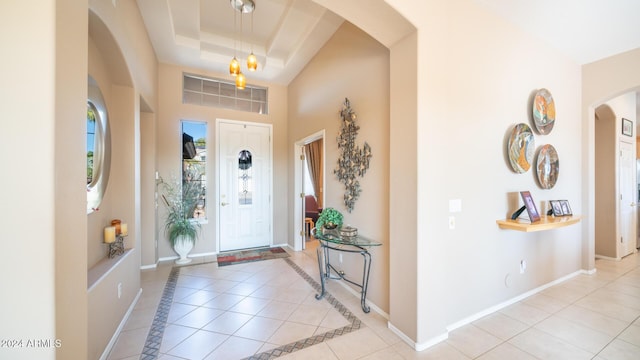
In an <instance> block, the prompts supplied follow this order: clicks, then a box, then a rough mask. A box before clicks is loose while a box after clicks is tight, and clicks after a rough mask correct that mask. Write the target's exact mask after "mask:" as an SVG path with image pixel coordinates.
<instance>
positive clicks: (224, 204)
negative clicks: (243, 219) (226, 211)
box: [220, 201, 229, 206]
mask: <svg viewBox="0 0 640 360" xmlns="http://www.w3.org/2000/svg"><path fill="white" fill-rule="evenodd" d="M220 205H222V206H227V205H229V203H228V202H224V201H223V202H221V203H220Z"/></svg>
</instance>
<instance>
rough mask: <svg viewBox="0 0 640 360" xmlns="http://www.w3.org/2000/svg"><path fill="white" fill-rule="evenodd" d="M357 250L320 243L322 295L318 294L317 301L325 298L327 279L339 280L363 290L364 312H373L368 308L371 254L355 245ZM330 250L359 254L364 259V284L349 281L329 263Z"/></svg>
mask: <svg viewBox="0 0 640 360" xmlns="http://www.w3.org/2000/svg"><path fill="white" fill-rule="evenodd" d="M353 246H354V247H355V248H357V249H358V250H355V249H353V250H352V249H345V248H337V247H332V246H328V245H326V244H325V243H324V242H322V241H321V242H320V246H319V247H318V248H317V250H316V252H317V254H318V270H319V272H320V285H321V287H322V291H321V292H320V294H316V299H318V300H320V299H322V298H323V297H324V294H325V291H326V288H325V281H326V279H337V280H344V281H347V282H349V283H350V284H353V285H355V286H357V287H359V288H360V289H361V291H360V306H361V307H362V311H364V312H365V313H368V312H370V311H371V308H370V307H369V306H367V304H366V299H367V289H368V287H369V274H370V272H371V254H369V251H367V250H366V249H364V248H362V247H359V246H357V245H353ZM329 250H335V251H342V252H349V253H359V254H360V255H362V257H363V266H362V283H357V282H354V281H351V280H349V279H347V278H346V277H345V275H344V272H343V271H338V270H337V269H336V268H334V267H333V265H331V262H330V261H329ZM332 271H333V272H334V273H335V274H336V277H332V276H331V272H332Z"/></svg>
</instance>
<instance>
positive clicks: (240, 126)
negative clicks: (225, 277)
mask: <svg viewBox="0 0 640 360" xmlns="http://www.w3.org/2000/svg"><path fill="white" fill-rule="evenodd" d="M217 166H218V169H219V170H218V171H219V172H218V174H219V184H220V189H219V206H218V214H219V215H218V216H219V221H218V239H219V241H220V248H219V249H220V251H228V250H236V249H247V248H254V247H260V246H269V245H271V244H272V230H271V229H272V226H271V219H272V216H271V213H272V210H271V209H272V206H271V126H270V125H263V124H250V123H239V122H228V121H219V122H218V164H217Z"/></svg>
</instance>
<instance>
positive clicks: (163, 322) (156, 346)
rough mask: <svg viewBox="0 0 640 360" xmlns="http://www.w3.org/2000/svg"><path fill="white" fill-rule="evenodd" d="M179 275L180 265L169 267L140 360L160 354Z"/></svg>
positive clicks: (153, 357)
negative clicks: (169, 270) (167, 276)
mask: <svg viewBox="0 0 640 360" xmlns="http://www.w3.org/2000/svg"><path fill="white" fill-rule="evenodd" d="M179 276H180V267H178V266H176V267H174V268H173V269H171V273H170V274H169V278H168V279H167V283H166V284H165V286H164V291H163V292H162V298H161V299H160V304H159V305H158V309H157V310H156V315H155V316H154V317H153V322H152V323H151V329H149V334H148V335H147V340H146V341H145V342H144V347H143V348H142V354H140V360H155V359H157V358H158V355H159V354H160V344H162V336H163V335H164V329H165V328H166V327H167V317H168V316H169V311H170V310H171V305H172V304H173V293H174V292H175V290H176V283H177V282H178V277H179Z"/></svg>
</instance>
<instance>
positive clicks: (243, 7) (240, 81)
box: [229, 0, 258, 90]
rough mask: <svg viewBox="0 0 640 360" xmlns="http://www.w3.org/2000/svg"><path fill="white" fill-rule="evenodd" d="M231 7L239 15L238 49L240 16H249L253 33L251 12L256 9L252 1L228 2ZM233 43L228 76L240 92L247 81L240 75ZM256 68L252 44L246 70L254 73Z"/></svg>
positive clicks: (232, 0)
mask: <svg viewBox="0 0 640 360" xmlns="http://www.w3.org/2000/svg"><path fill="white" fill-rule="evenodd" d="M229 3H230V4H231V7H232V8H233V9H234V10H235V11H236V12H239V13H240V37H241V38H240V47H241V48H242V15H243V14H251V32H253V10H255V8H256V3H255V2H254V1H253V0H229ZM235 27H236V16H235V13H234V15H233V28H234V30H235ZM235 47H236V45H235V41H234V45H233V48H234V49H233V50H234V56H233V59H231V62H230V63H229V74H230V75H231V76H234V77H235V78H236V88H238V89H240V90H242V89H244V88H245V86H246V82H247V79H246V77H245V76H244V74H243V73H242V69H241V66H240V61H238V58H237V57H236V55H235V52H236V49H235ZM257 68H258V59H257V57H256V56H255V55H254V54H253V44H251V54H250V55H249V56H248V57H247V69H249V71H255V70H256V69H257Z"/></svg>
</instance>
